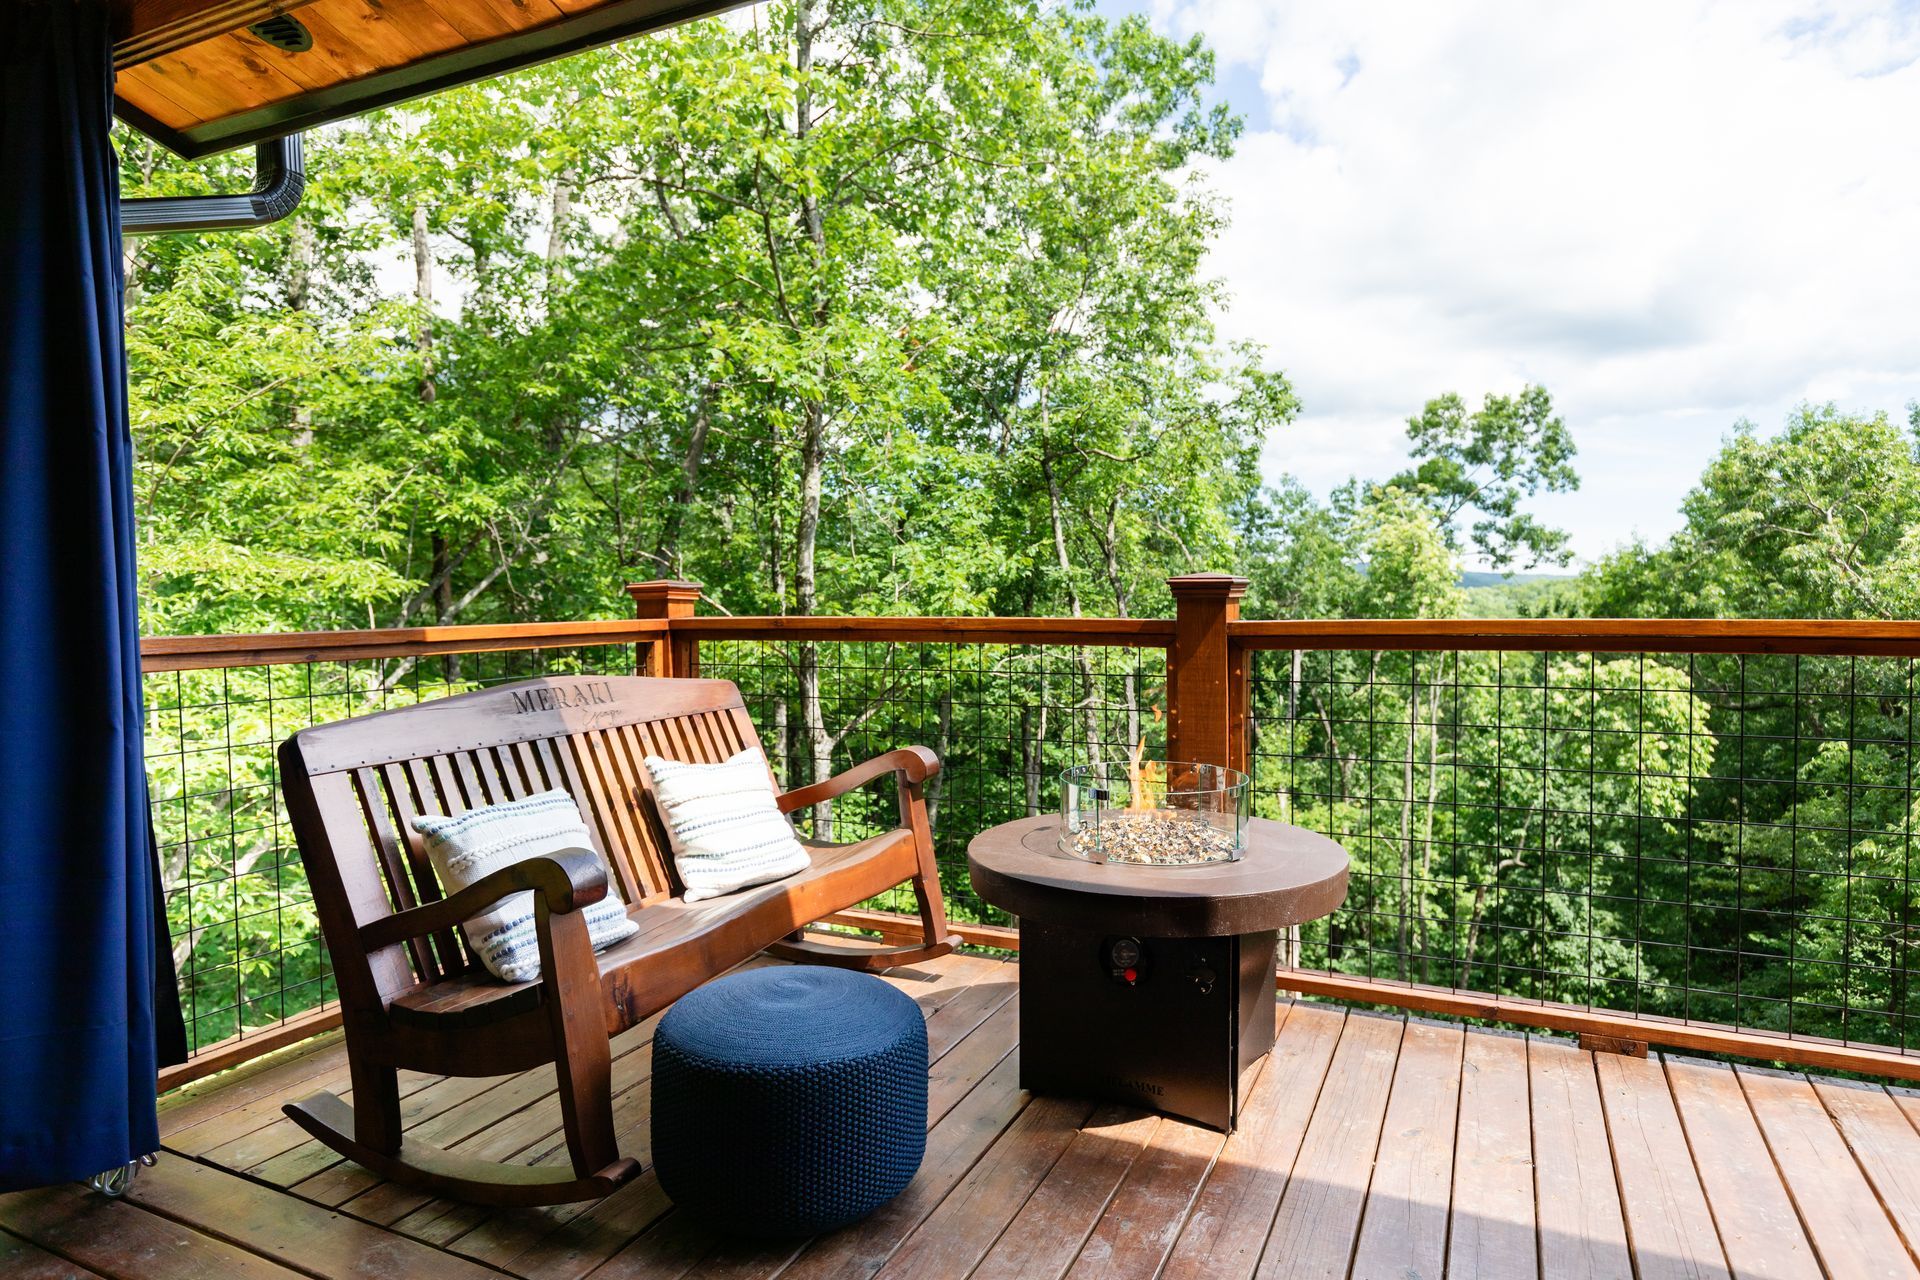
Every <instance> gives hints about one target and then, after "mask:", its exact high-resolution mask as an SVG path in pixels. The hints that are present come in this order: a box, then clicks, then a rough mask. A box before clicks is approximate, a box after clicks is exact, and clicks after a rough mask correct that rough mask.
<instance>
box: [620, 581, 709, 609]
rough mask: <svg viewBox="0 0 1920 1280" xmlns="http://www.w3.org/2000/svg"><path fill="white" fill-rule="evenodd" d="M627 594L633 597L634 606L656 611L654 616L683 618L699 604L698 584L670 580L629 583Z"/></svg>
mask: <svg viewBox="0 0 1920 1280" xmlns="http://www.w3.org/2000/svg"><path fill="white" fill-rule="evenodd" d="M627 594H628V595H630V596H632V597H633V602H634V604H636V605H638V606H639V607H640V608H641V609H642V610H648V611H653V610H657V611H658V613H657V614H655V615H654V616H663V615H665V614H667V613H673V614H676V615H679V616H683V617H684V616H687V615H690V614H691V613H692V612H693V607H694V606H695V605H697V604H699V603H700V584H699V583H697V582H679V581H676V580H674V579H672V578H661V579H658V580H657V581H654V582H629V583H628V584H627ZM642 616H646V614H643V615H642Z"/></svg>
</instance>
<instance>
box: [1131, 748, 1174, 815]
mask: <svg viewBox="0 0 1920 1280" xmlns="http://www.w3.org/2000/svg"><path fill="white" fill-rule="evenodd" d="M1146 754H1147V735H1146V734H1144V733H1143V734H1141V735H1140V741H1139V742H1137V743H1135V744H1134V747H1133V755H1132V757H1131V758H1129V759H1128V761H1127V784H1128V785H1127V808H1126V812H1128V813H1147V812H1149V811H1150V810H1152V809H1153V807H1154V806H1153V804H1152V802H1151V801H1149V800H1148V798H1147V797H1148V795H1149V794H1150V793H1151V792H1155V791H1158V790H1159V789H1160V786H1161V782H1162V780H1163V779H1164V778H1165V776H1166V766H1165V765H1164V764H1162V763H1161V762H1160V761H1158V760H1143V759H1142V757H1143V756H1145V755H1146Z"/></svg>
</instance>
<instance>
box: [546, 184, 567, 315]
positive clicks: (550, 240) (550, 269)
mask: <svg viewBox="0 0 1920 1280" xmlns="http://www.w3.org/2000/svg"><path fill="white" fill-rule="evenodd" d="M572 209H573V184H572V183H571V182H569V181H567V178H566V175H564V174H562V175H561V176H560V177H558V178H556V179H554V182H553V205H552V217H553V222H552V225H551V226H549V227H548V228H547V311H548V313H549V314H551V313H552V311H553V300H554V297H555V296H556V295H557V294H558V293H559V292H560V268H561V267H562V266H564V265H565V264H566V260H567V215H568V213H569V212H571V210H572Z"/></svg>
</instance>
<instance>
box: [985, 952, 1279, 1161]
mask: <svg viewBox="0 0 1920 1280" xmlns="http://www.w3.org/2000/svg"><path fill="white" fill-rule="evenodd" d="M1274 936H1275V935H1274V933H1273V932H1271V931H1269V932H1265V933H1246V934H1239V935H1228V936H1225V937H1213V938H1136V937H1129V936H1124V935H1117V934H1110V933H1099V932H1093V931H1090V930H1085V929H1079V928H1072V927H1067V926H1062V925H1051V924H1043V923H1041V922H1039V921H1035V920H1023V921H1022V922H1021V926H1020V1086H1021V1087H1022V1088H1023V1089H1030V1090H1032V1091H1033V1092H1035V1093H1059V1094H1067V1095H1071V1096H1077V1097H1085V1098H1098V1099H1101V1100H1104V1101H1110V1102H1124V1103H1131V1104H1133V1105H1136V1106H1140V1107H1146V1108H1149V1109H1151V1110H1155V1111H1162V1112H1165V1113H1167V1114H1169V1115H1175V1116H1179V1117H1181V1118H1183V1119H1187V1120H1193V1121H1197V1122H1198V1123H1200V1124H1204V1125H1208V1126H1210V1127H1212V1128H1215V1129H1220V1130H1223V1131H1226V1132H1229V1133H1230V1132H1232V1131H1233V1128H1234V1125H1235V1124H1236V1123H1237V1122H1238V1120H1239V1117H1240V1107H1241V1105H1242V1104H1243V1103H1244V1102H1245V1099H1244V1098H1243V1097H1241V1080H1242V1077H1243V1076H1244V1075H1245V1074H1246V1069H1247V1068H1248V1067H1249V1066H1251V1065H1253V1064H1254V1063H1255V1062H1257V1061H1259V1060H1260V1058H1261V1057H1262V1056H1263V1055H1264V1054H1265V1053H1266V1052H1267V1051H1268V1050H1269V1049H1271V1048H1273V1035H1274V1025H1275V1002H1274V968H1273V957H1274Z"/></svg>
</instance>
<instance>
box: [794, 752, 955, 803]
mask: <svg viewBox="0 0 1920 1280" xmlns="http://www.w3.org/2000/svg"><path fill="white" fill-rule="evenodd" d="M939 772H940V757H939V756H936V755H935V754H933V752H931V751H929V750H928V749H927V748H925V747H900V748H899V749H897V750H894V751H889V752H887V753H886V754H885V755H879V756H875V757H874V758H873V759H871V760H868V761H866V762H865V763H863V764H857V765H855V766H853V768H851V769H848V770H847V771H846V772H845V773H836V774H834V775H833V776H832V777H831V778H828V779H827V780H826V781H825V782H816V783H814V784H813V785H812V786H809V787H797V788H795V789H794V790H792V791H788V792H785V793H783V794H782V795H781V796H780V797H779V805H780V812H782V813H792V812H793V811H794V810H796V809H805V808H808V807H809V806H812V805H816V804H819V803H820V802H821V801H822V800H832V799H835V798H836V797H838V796H843V795H845V794H847V792H849V791H852V790H853V789H854V788H855V787H863V786H865V785H866V784H867V783H869V782H872V781H873V780H874V779H875V778H880V777H884V776H886V775H887V774H889V773H892V774H898V775H899V776H900V779H901V781H903V782H907V783H910V784H913V785H915V786H917V785H919V784H920V783H922V782H925V781H926V780H927V779H928V778H931V777H932V776H933V775H934V774H936V773H939Z"/></svg>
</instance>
